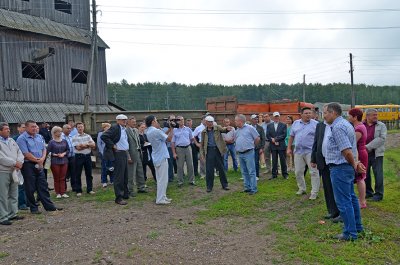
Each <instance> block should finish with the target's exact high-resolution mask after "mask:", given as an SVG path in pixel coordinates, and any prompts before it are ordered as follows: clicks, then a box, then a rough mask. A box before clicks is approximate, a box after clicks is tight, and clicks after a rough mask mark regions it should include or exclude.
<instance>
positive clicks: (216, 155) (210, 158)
mask: <svg viewBox="0 0 400 265" xmlns="http://www.w3.org/2000/svg"><path fill="white" fill-rule="evenodd" d="M215 169H217V171H218V172H219V181H220V182H221V185H222V187H223V188H225V187H228V180H227V179H226V175H225V170H224V162H223V158H222V155H221V153H220V152H219V150H218V148H217V147H208V148H207V155H206V185H207V189H208V190H212V189H213V187H214V170H215Z"/></svg>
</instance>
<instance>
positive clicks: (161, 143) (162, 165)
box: [146, 115, 173, 205]
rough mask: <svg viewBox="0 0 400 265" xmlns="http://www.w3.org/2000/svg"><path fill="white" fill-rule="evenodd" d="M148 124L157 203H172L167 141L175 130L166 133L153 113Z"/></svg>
mask: <svg viewBox="0 0 400 265" xmlns="http://www.w3.org/2000/svg"><path fill="white" fill-rule="evenodd" d="M146 126H147V128H148V129H147V132H146V135H147V140H148V141H149V143H150V144H151V146H152V148H153V152H152V153H151V158H152V159H153V164H154V167H155V169H156V176H157V198H156V204H160V205H163V204H170V203H171V199H169V198H168V197H167V187H168V158H169V153H168V149H167V145H166V144H165V143H166V141H167V140H170V139H171V138H172V136H173V131H172V130H170V131H169V134H168V135H167V134H165V133H164V132H163V131H162V130H161V129H160V124H159V123H158V121H157V118H156V117H154V116H153V115H149V116H147V117H146Z"/></svg>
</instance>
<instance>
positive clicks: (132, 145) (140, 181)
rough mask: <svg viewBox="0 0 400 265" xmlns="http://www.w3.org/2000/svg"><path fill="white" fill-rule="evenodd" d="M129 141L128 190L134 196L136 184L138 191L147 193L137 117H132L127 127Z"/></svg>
mask: <svg viewBox="0 0 400 265" xmlns="http://www.w3.org/2000/svg"><path fill="white" fill-rule="evenodd" d="M126 133H127V135H128V143H129V152H128V153H129V155H128V190H129V196H131V197H134V196H136V194H135V189H134V186H135V184H136V186H137V187H136V188H137V192H138V193H147V190H146V182H145V177H144V171H143V164H142V150H141V148H140V139H139V131H138V129H137V128H136V118H135V117H133V116H132V117H130V118H129V120H128V126H127V127H126Z"/></svg>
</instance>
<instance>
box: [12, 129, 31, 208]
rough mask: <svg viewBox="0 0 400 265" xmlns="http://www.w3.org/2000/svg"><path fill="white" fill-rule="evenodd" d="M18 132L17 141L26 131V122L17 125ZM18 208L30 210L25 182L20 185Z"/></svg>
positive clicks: (15, 139) (15, 138) (15, 137)
mask: <svg viewBox="0 0 400 265" xmlns="http://www.w3.org/2000/svg"><path fill="white" fill-rule="evenodd" d="M17 130H18V134H17V135H15V136H14V137H13V139H14V141H15V142H16V141H17V139H18V137H19V136H20V135H21V134H23V133H24V132H25V123H24V122H20V123H18V126H17ZM18 210H29V208H28V206H26V195H25V188H24V184H22V185H18Z"/></svg>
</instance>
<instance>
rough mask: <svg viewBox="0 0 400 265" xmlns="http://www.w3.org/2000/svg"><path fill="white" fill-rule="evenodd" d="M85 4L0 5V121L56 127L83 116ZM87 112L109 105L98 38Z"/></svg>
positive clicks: (15, 1) (6, 0) (22, 0)
mask: <svg viewBox="0 0 400 265" xmlns="http://www.w3.org/2000/svg"><path fill="white" fill-rule="evenodd" d="M90 15H91V13H90V4H89V0H63V1H61V0H40V1H35V0H0V121H6V122H9V123H11V124H14V123H18V122H24V121H26V120H28V119H34V120H36V121H45V122H53V123H59V122H63V121H65V113H68V112H81V111H83V104H84V95H85V89H86V86H87V75H88V69H89V61H90V55H91V52H90V51H91V31H90V28H91V22H90ZM97 43H98V59H97V64H96V68H95V69H96V72H95V73H94V76H93V86H92V87H93V88H92V91H90V95H91V96H90V110H92V111H116V110H117V109H116V108H115V107H113V106H110V105H108V95H107V89H106V85H107V72H106V53H105V52H106V49H107V48H109V47H108V46H107V44H106V43H105V42H104V41H103V40H101V39H100V38H99V37H98V41H97Z"/></svg>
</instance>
